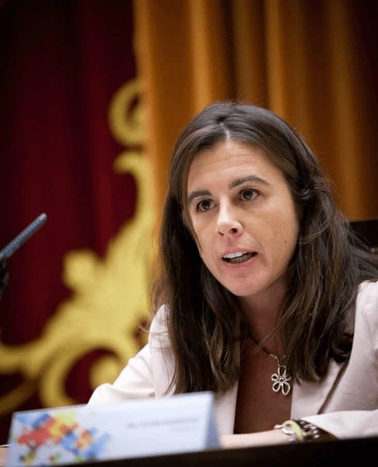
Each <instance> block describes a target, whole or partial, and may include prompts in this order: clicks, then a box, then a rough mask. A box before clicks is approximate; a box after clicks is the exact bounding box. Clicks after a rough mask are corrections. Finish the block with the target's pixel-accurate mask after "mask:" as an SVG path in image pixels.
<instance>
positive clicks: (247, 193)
mask: <svg viewBox="0 0 378 467" xmlns="http://www.w3.org/2000/svg"><path fill="white" fill-rule="evenodd" d="M257 195H258V193H257V191H256V190H251V189H249V190H243V191H242V192H241V195H240V196H241V199H242V200H244V201H251V200H252V199H254V198H256V196H257Z"/></svg>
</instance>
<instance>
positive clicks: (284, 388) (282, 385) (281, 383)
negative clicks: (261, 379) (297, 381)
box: [247, 329, 291, 396]
mask: <svg viewBox="0 0 378 467" xmlns="http://www.w3.org/2000/svg"><path fill="white" fill-rule="evenodd" d="M247 336H248V337H249V338H250V339H251V340H252V341H253V343H254V344H256V345H259V344H258V342H257V341H256V339H255V338H254V337H253V335H252V333H251V331H250V330H249V329H248V330H247ZM261 350H263V351H264V352H265V353H266V354H267V355H269V357H271V358H273V359H274V360H275V361H276V362H277V365H278V367H277V373H273V374H272V376H271V377H270V379H271V380H272V381H273V384H272V390H273V392H282V394H283V395H284V396H287V395H288V394H289V393H290V391H291V385H290V383H289V381H290V380H291V376H290V375H289V374H288V373H287V370H286V365H283V364H282V363H281V361H282V360H284V359H285V355H282V357H278V355H274V353H270V352H269V351H268V350H266V348H265V347H261Z"/></svg>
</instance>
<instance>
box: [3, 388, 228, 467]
mask: <svg viewBox="0 0 378 467" xmlns="http://www.w3.org/2000/svg"><path fill="white" fill-rule="evenodd" d="M9 444H10V448H9V451H8V455H7V460H6V467H26V466H29V467H30V466H45V465H51V464H74V463H78V462H85V461H87V462H88V461H93V460H112V459H125V458H133V457H149V456H156V455H163V454H174V453H185V452H193V451H202V450H206V449H215V448H218V447H219V438H218V431H217V427H216V423H215V416H214V396H213V394H212V393H211V392H198V393H192V394H183V395H176V396H169V397H164V398H157V399H138V400H134V401H128V402H122V403H117V404H112V405H76V406H67V407H55V408H51V409H39V410H27V411H20V412H14V414H13V416H12V422H11V427H10V435H9Z"/></svg>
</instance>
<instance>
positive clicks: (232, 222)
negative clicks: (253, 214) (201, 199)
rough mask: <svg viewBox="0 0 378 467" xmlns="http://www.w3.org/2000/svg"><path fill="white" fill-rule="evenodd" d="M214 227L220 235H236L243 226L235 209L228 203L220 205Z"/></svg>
mask: <svg viewBox="0 0 378 467" xmlns="http://www.w3.org/2000/svg"><path fill="white" fill-rule="evenodd" d="M216 229H217V233H218V234H219V235H221V236H224V235H232V236H237V235H238V234H241V233H242V231H243V226H242V224H241V222H240V220H239V219H238V216H237V210H236V209H234V208H232V207H231V206H229V205H227V206H222V207H221V208H220V209H219V214H218V219H217V225H216Z"/></svg>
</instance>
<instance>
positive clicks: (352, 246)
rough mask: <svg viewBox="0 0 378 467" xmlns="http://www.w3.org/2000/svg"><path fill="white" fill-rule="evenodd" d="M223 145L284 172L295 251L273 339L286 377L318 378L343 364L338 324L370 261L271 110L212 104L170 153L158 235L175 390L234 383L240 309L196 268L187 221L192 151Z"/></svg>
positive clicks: (369, 275) (375, 270)
mask: <svg viewBox="0 0 378 467" xmlns="http://www.w3.org/2000/svg"><path fill="white" fill-rule="evenodd" d="M226 139H231V140H233V141H238V142H243V143H246V144H251V145H253V146H257V147H260V148H262V149H263V150H264V151H265V152H266V154H267V155H268V156H269V157H270V158H271V161H272V162H273V163H274V164H275V165H276V166H277V167H278V168H279V169H280V170H281V171H282V173H283V174H284V176H285V178H286V180H287V183H288V186H289V187H290V190H291V193H292V196H293V199H294V202H295V203H296V205H297V207H298V209H299V210H300V212H301V223H300V235H299V240H298V245H297V248H296V251H295V253H294V256H293V258H292V260H291V263H290V264H289V267H288V287H287V292H286V297H285V300H284V312H283V317H282V319H281V321H280V322H279V323H278V325H277V328H276V329H275V331H274V332H277V331H278V330H279V331H280V332H281V335H282V339H283V344H284V348H285V355H286V360H285V363H286V366H287V370H288V372H289V373H290V374H291V375H292V377H293V378H294V379H303V380H308V381H316V380H319V379H321V378H322V377H323V376H324V375H325V374H326V372H327V369H328V364H329V360H330V359H331V358H333V359H335V360H336V361H338V362H340V361H343V360H345V359H347V358H348V356H349V354H350V351H351V345H352V336H351V335H350V334H348V333H347V332H346V326H345V324H346V319H347V317H348V316H349V315H350V313H351V312H352V311H353V306H354V303H355V298H356V293H357V288H358V285H359V284H360V283H361V282H362V281H363V280H372V279H377V278H378V258H377V257H375V256H374V255H372V254H370V253H369V252H368V250H367V248H364V246H363V245H362V243H361V242H360V241H359V239H358V238H356V237H355V235H354V234H353V232H352V230H351V228H350V226H349V223H348V222H347V220H346V218H345V216H344V215H343V214H342V212H341V211H340V210H339V208H338V207H337V204H336V202H335V199H334V197H333V194H332V190H331V186H330V183H329V181H328V179H327V177H326V176H325V174H324V173H323V171H322V169H321V167H320V164H319V161H318V159H317V158H316V156H315V155H314V153H313V151H312V150H311V148H310V147H309V145H308V144H307V143H306V142H305V141H304V139H303V137H302V136H301V135H300V134H299V133H298V132H297V131H295V130H294V129H293V128H292V127H291V126H290V125H289V124H288V123H287V122H285V121H284V120H283V119H282V118H280V117H279V116H277V115H276V114H274V113H273V112H271V111H269V110H267V109H264V108H260V107H256V106H253V105H249V104H245V103H240V102H216V103H214V104H212V105H210V106H208V107H206V108H205V109H204V110H203V111H202V112H200V113H199V114H198V115H197V116H195V117H194V118H193V119H192V120H191V121H190V122H189V123H188V125H187V126H186V127H185V128H184V129H183V131H182V132H181V134H180V136H179V138H178V140H177V142H176V145H175V147H174V149H173V154H172V158H171V164H170V170H169V178H168V188H167V192H166V197H165V202H164V208H163V217H162V226H161V236H160V254H161V276H160V279H159V281H158V283H159V287H158V291H159V295H158V296H157V295H156V297H155V298H156V302H155V303H156V304H157V301H158V300H159V301H160V303H161V301H162V302H163V303H164V304H165V305H166V309H167V323H168V332H169V337H170V341H171V345H172V349H173V352H174V356H175V374H174V379H173V381H172V385H173V387H174V388H175V392H176V393H182V392H191V391H203V390H213V391H224V390H227V389H229V388H231V387H232V386H233V385H234V384H235V382H236V381H237V379H238V376H239V361H238V355H239V354H238V349H237V346H236V345H235V341H236V340H237V338H238V334H237V333H238V322H239V319H240V313H241V310H240V305H239V302H238V299H237V297H235V296H234V295H232V294H231V293H230V292H229V291H228V290H227V289H225V288H224V287H223V286H222V285H221V284H220V283H219V282H218V281H217V280H216V279H215V278H214V277H213V275H212V274H211V273H210V272H209V270H208V269H207V267H206V266H205V265H204V263H203V262H202V259H201V258H200V256H199V254H198V250H197V246H196V242H195V241H194V238H193V235H192V232H191V229H190V227H188V226H187V223H186V222H185V218H186V215H185V211H186V209H187V207H186V205H187V199H186V196H187V194H186V193H187V177H188V171H189V167H190V164H191V162H192V160H193V158H194V157H195V156H196V154H198V153H199V152H200V151H202V150H204V149H208V148H211V147H213V146H215V145H216V144H217V143H219V142H221V141H224V140H226Z"/></svg>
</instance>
